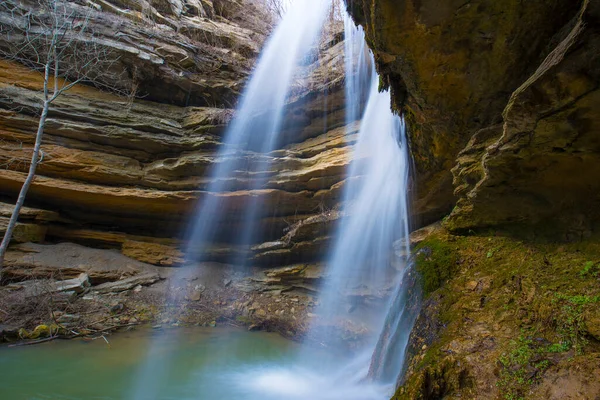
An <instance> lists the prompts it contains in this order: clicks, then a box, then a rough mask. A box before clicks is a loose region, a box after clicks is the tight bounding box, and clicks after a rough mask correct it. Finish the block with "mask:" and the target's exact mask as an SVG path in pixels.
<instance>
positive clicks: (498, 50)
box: [349, 0, 598, 229]
mask: <svg viewBox="0 0 600 400" xmlns="http://www.w3.org/2000/svg"><path fill="white" fill-rule="evenodd" d="M349 9H350V11H351V13H352V14H353V16H354V17H355V19H356V21H357V22H358V23H360V24H362V25H363V26H364V27H365V30H366V34H367V38H368V42H369V45H370V47H371V48H372V49H373V50H374V52H375V57H376V60H377V65H378V68H379V71H380V73H382V74H383V77H384V78H383V79H384V81H385V83H386V84H387V85H388V86H389V87H390V88H391V90H392V94H393V98H394V103H395V106H396V107H397V108H398V109H399V110H401V111H402V112H403V113H404V114H405V117H406V119H407V121H408V123H409V127H410V130H409V136H410V141H411V148H412V154H413V158H414V161H415V167H416V183H417V185H416V186H417V187H416V189H417V190H416V193H415V195H416V196H415V198H416V201H415V211H416V214H417V215H418V216H419V217H421V222H422V223H424V222H428V221H430V220H433V219H436V218H439V217H441V216H442V215H444V214H446V213H447V212H448V211H450V209H451V208H452V206H453V205H454V204H455V201H456V199H457V198H459V199H460V200H459V202H458V208H457V209H456V210H455V212H454V213H453V214H452V216H451V218H450V223H449V226H450V227H453V228H456V229H463V228H464V229H467V228H468V229H471V228H474V227H482V226H490V225H503V224H507V223H511V224H512V223H514V222H518V221H530V220H534V222H537V221H539V220H542V219H544V218H547V217H548V216H550V215H556V214H557V213H560V212H564V211H567V210H569V211H572V213H570V214H571V215H579V217H577V218H576V219H581V218H582V217H581V216H582V215H585V216H590V215H591V214H593V213H591V212H590V211H591V209H592V208H593V205H592V204H593V202H592V201H590V200H591V199H590V196H589V193H591V192H590V191H594V190H595V189H597V187H598V186H597V183H594V182H597V181H598V180H597V177H598V174H597V165H598V163H597V153H598V147H597V145H596V144H595V139H593V138H592V136H594V135H593V132H595V131H596V129H597V128H596V123H597V119H598V113H597V112H596V111H595V110H594V109H593V108H591V107H590V104H591V103H590V102H593V101H594V96H595V90H596V89H597V82H598V79H597V73H598V71H597V67H595V65H596V64H597V59H598V47H597V46H598V45H597V43H596V35H597V34H596V32H597V21H598V19H597V18H598V16H597V10H596V9H597V5H595V3H594V2H587V1H576V2H573V1H565V0H554V1H527V2H520V1H508V2H495V1H488V0H476V1H469V2H464V1H449V2H444V4H439V2H434V1H428V0H423V1H416V0H406V1H404V0H403V1H388V0H375V1H362V0H354V1H351V2H350V4H349ZM465 146H466V148H465ZM490 146H491V147H490ZM461 149H464V150H462V152H461ZM458 153H461V154H460V155H459V156H458V163H457V155H458ZM453 167H455V168H454V169H453V172H452V174H453V176H454V184H453V183H452V180H453V177H452V174H451V173H450V170H451V169H452V168H453ZM577 171H585V173H580V174H578V173H577ZM574 175H576V176H574ZM567 177H572V178H573V179H569V178H567ZM567 181H568V182H567ZM565 193H568V196H567V198H566V199H564V200H563V199H562V196H563V194H565ZM591 197H594V198H595V196H591ZM492 198H493V199H494V200H491V199H492ZM581 200H584V201H583V203H582V202H580V201H581ZM596 209H597V207H596Z"/></svg>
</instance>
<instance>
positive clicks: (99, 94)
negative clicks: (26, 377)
mask: <svg viewBox="0 0 600 400" xmlns="http://www.w3.org/2000/svg"><path fill="white" fill-rule="evenodd" d="M163 3H164V4H163ZM19 4H20V5H21V7H22V8H20V9H19V10H18V12H17V13H16V14H17V15H19V13H20V14H23V15H25V14H26V11H27V10H32V12H34V13H35V12H39V10H37V9H36V8H35V7H34V6H33V3H32V4H29V3H27V2H24V3H19ZM69 4H70V3H69ZM70 6H71V7H74V9H75V10H76V12H80V13H86V14H88V15H89V16H90V17H89V18H90V19H89V20H90V22H89V30H90V32H93V33H94V35H93V37H91V38H90V40H93V41H97V42H98V43H101V44H102V46H105V47H106V48H107V49H108V51H109V52H110V53H111V54H115V55H118V60H119V62H118V64H117V65H113V66H112V67H113V68H116V69H119V70H120V71H124V72H126V73H125V74H121V75H120V76H122V77H123V81H119V82H114V83H113V86H116V87H123V88H127V87H131V86H135V87H136V88H137V90H138V91H137V92H136V93H137V96H138V98H133V97H131V96H130V97H122V96H117V95H115V94H111V93H108V92H105V91H101V90H99V89H97V88H94V87H91V86H84V85H77V86H75V87H73V88H72V89H71V90H69V91H68V92H66V93H64V94H63V95H61V96H60V97H58V98H57V99H56V100H55V101H54V102H53V104H52V107H51V109H50V113H49V117H48V121H47V123H46V126H45V134H44V141H43V146H42V151H43V161H42V162H41V163H40V164H39V166H38V168H37V173H38V176H36V179H35V181H34V183H33V185H32V187H31V189H30V192H29V194H28V197H27V205H30V206H34V207H37V208H38V209H40V210H41V211H44V210H48V211H51V212H52V213H53V214H52V215H55V217H54V218H53V219H52V220H51V221H48V220H44V221H43V222H42V225H43V227H42V228H40V229H39V230H40V232H38V233H39V234H38V235H37V237H35V238H34V239H35V241H43V240H50V241H59V242H60V241H75V242H79V243H84V244H89V245H93V246H101V247H117V248H120V249H122V251H123V253H125V254H127V255H129V256H131V257H133V258H137V259H140V260H142V261H145V262H150V263H153V264H158V265H178V264H179V263H181V262H182V261H183V255H182V253H181V251H180V249H181V247H183V244H182V242H181V240H182V239H183V238H184V237H185V234H186V231H187V230H188V229H189V226H190V223H192V222H193V213H194V211H195V210H196V207H197V206H198V204H199V203H201V202H202V201H204V200H206V199H207V198H211V197H218V198H219V199H220V200H221V203H222V205H223V210H224V215H225V218H224V219H223V221H222V226H220V227H219V231H220V232H221V234H220V236H219V237H216V238H215V240H216V243H212V244H211V245H210V249H209V251H208V252H206V253H207V254H206V258H208V259H212V260H215V259H216V260H222V261H224V260H227V259H228V258H229V257H230V256H231V255H232V254H236V253H237V252H239V251H241V250H240V249H238V248H234V247H233V246H232V245H231V241H232V240H233V238H234V237H235V235H234V234H233V233H235V232H236V231H238V230H239V227H240V223H241V222H240V221H241V213H242V210H243V209H244V207H245V205H247V204H248V202H249V201H253V199H258V201H260V202H261V203H262V204H264V207H261V210H260V215H259V218H260V226H261V235H260V236H258V237H256V238H255V240H254V241H255V242H256V243H257V244H258V243H260V242H261V241H270V242H269V243H267V244H266V245H264V246H257V247H255V249H254V252H252V254H251V256H252V257H256V258H255V259H256V261H257V262H259V261H260V262H264V263H270V264H277V265H281V264H282V263H289V262H293V261H298V260H303V259H317V258H319V257H320V256H321V254H322V245H323V244H324V243H326V242H327V240H328V236H329V231H330V228H331V225H332V224H329V223H328V218H322V217H321V218H314V217H316V216H318V215H320V214H322V213H323V212H324V211H326V210H329V209H332V208H333V207H334V206H335V205H336V204H337V203H338V202H339V200H340V197H341V193H342V190H343V186H344V183H343V181H344V171H345V169H346V166H347V165H348V163H349V156H348V154H349V150H350V149H351V148H352V145H353V143H354V140H355V137H354V135H346V128H344V127H343V125H344V117H345V116H344V109H343V107H344V104H343V101H344V93H343V59H342V49H343V44H342V43H340V42H339V40H340V35H339V34H338V35H333V36H332V37H331V39H330V40H329V41H323V42H322V44H321V47H320V48H318V49H315V54H314V56H313V57H312V58H311V59H310V60H308V62H307V63H306V65H305V66H303V67H302V68H300V69H299V70H298V72H297V75H296V78H295V82H296V83H295V86H294V90H293V94H292V96H291V97H290V99H289V103H288V105H287V107H286V110H285V124H284V132H283V134H282V137H281V139H280V149H278V150H276V151H274V152H272V153H270V154H257V153H253V152H251V151H247V150H243V149H230V151H229V152H227V153H226V154H225V156H223V157H218V156H217V153H216V149H217V148H218V147H219V146H220V145H221V143H222V135H223V134H224V133H225V131H226V129H227V124H228V123H229V121H230V120H231V118H232V117H233V115H234V109H233V107H234V106H235V102H236V101H237V98H238V97H239V96H240V93H241V92H242V90H243V87H244V84H245V82H246V80H247V79H248V76H249V74H250V72H251V68H252V65H253V63H254V62H255V60H256V57H257V55H258V52H259V50H260V46H261V44H262V42H263V41H264V40H265V35H266V34H267V33H268V29H269V25H268V16H267V15H266V14H265V13H264V12H263V11H261V10H260V9H259V8H257V6H256V5H254V3H252V2H248V3H247V4H246V3H238V2H234V1H227V2H210V1H201V2H195V1H194V2H189V1H188V2H178V1H175V2H168V3H167V2H150V3H148V2H132V3H131V4H130V3H127V2H108V1H101V2H97V3H94V4H93V5H92V6H93V7H92V8H90V7H83V6H80V5H78V4H77V3H73V4H70ZM27 7H29V8H27ZM9 17H10V16H9V15H6V14H0V18H2V20H3V21H8V20H10V21H11V23H13V24H17V23H18V21H19V20H18V19H10V18H9ZM8 40H9V38H3V39H2V40H0V47H2V46H4V48H8V47H9V45H10V43H9V42H8ZM0 66H1V68H0V149H1V151H0V165H2V169H0V196H2V197H4V201H5V202H7V204H10V203H12V202H13V201H14V199H15V198H16V194H17V193H18V191H19V189H20V187H21V184H22V182H23V181H24V178H25V175H26V172H27V169H28V167H29V161H28V160H29V159H30V156H31V149H32V146H33V140H34V133H35V131H36V129H37V123H38V112H39V111H38V110H39V104H40V99H41V93H40V90H41V88H42V85H43V81H42V76H41V75H40V73H39V72H37V71H34V70H30V69H28V68H26V67H25V66H23V65H20V64H17V63H15V62H12V61H8V60H0ZM131 71H137V72H136V73H135V74H131V73H130V72H131ZM352 129H354V130H356V129H357V127H356V126H354V127H353V128H352ZM234 158H235V159H238V158H243V159H244V160H245V161H246V164H247V168H246V170H239V171H236V172H235V175H234V176H232V177H231V178H230V179H231V180H232V182H233V189H234V190H233V191H231V192H224V193H211V192H208V191H207V188H208V186H209V184H210V183H211V181H210V179H211V178H210V171H211V170H212V169H213V168H215V167H216V166H217V165H219V164H220V163H226V162H228V161H230V160H231V159H234ZM266 163H270V164H271V166H270V169H269V171H268V172H267V179H266V183H265V184H264V185H263V186H262V187H261V188H260V189H258V190H254V191H249V190H248V189H247V188H248V187H250V186H251V183H252V182H253V181H255V180H256V179H261V181H262V179H263V178H257V177H256V176H255V175H253V174H251V173H249V171H252V170H254V169H256V167H259V166H261V165H263V164H266ZM5 208H7V209H9V208H10V207H8V206H7V207H5ZM4 214H6V215H4ZM7 216H8V213H3V214H2V217H1V218H4V219H6V218H7ZM23 218H25V215H24V216H23ZM307 218H308V219H309V223H307V224H303V225H304V226H305V227H307V226H312V227H314V226H315V224H314V221H318V222H319V224H317V225H319V226H318V227H317V228H314V229H313V232H314V233H315V234H316V236H318V237H310V238H307V237H305V236H301V235H298V236H294V235H289V234H287V235H286V231H287V230H288V229H289V228H290V227H292V226H294V225H295V224H296V223H298V222H300V221H302V220H303V219H307ZM310 218H312V219H310ZM310 221H312V222H310ZM25 222H27V221H25ZM38 225H39V224H38ZM0 226H1V225H0ZM33 226H35V224H33ZM24 227H25V226H23V228H22V229H24ZM304 229H306V228H304ZM297 231H299V230H298V229H294V230H293V232H297ZM42 233H43V234H42ZM17 239H19V238H17ZM31 239H32V237H31V235H30V236H26V235H25V236H21V239H19V241H27V240H31ZM278 239H281V240H278ZM274 240H276V242H272V241H274Z"/></svg>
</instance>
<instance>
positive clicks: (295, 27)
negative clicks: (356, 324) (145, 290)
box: [131, 0, 330, 400]
mask: <svg viewBox="0 0 600 400" xmlns="http://www.w3.org/2000/svg"><path fill="white" fill-rule="evenodd" d="M329 3H330V0H302V1H296V2H293V3H292V4H291V5H290V7H289V8H288V10H287V11H286V13H285V15H284V16H283V18H282V20H281V21H280V22H279V24H278V25H277V27H276V28H275V30H274V32H273V33H272V34H271V37H270V38H269V40H268V42H267V44H266V46H265V48H264V50H263V51H262V52H261V55H260V57H259V60H258V63H257V65H256V68H255V70H254V71H253V73H252V75H251V78H250V80H249V82H248V84H247V87H246V89H245V91H244V94H243V96H242V98H241V100H240V104H239V106H238V108H237V110H236V114H235V116H234V119H233V121H232V122H231V123H230V125H229V128H228V129H227V131H226V133H225V135H224V137H223V144H222V145H221V146H220V148H219V151H218V154H217V156H216V163H215V167H214V168H213V169H212V170H211V171H210V173H209V176H210V182H211V183H210V184H209V185H208V188H207V190H206V192H205V193H203V196H202V197H203V200H202V201H201V202H200V203H199V205H198V208H197V210H196V213H195V216H194V220H193V222H192V228H191V230H190V232H189V234H188V239H189V241H188V243H189V245H188V248H187V249H186V251H185V254H186V261H187V262H188V263H193V262H194V261H200V260H202V258H203V256H204V255H203V253H204V252H205V250H206V249H207V246H210V244H211V243H214V242H217V241H218V240H219V239H220V238H222V237H223V236H224V235H228V234H231V233H228V232H223V231H221V227H222V226H223V223H224V222H226V221H227V220H231V218H232V216H231V215H230V214H228V212H227V211H226V207H225V205H226V204H225V203H226V201H227V200H226V199H224V197H223V196H221V195H219V194H223V193H226V192H234V191H236V190H244V191H247V192H249V193H252V191H256V190H258V189H262V188H263V186H264V185H265V183H266V181H267V177H268V171H269V166H270V161H271V160H270V158H269V156H268V153H269V152H270V151H272V150H274V149H275V148H277V144H278V143H277V139H278V134H279V133H280V127H281V125H282V122H283V121H282V119H283V111H284V106H285V103H286V99H287V96H288V92H289V89H290V86H291V83H292V82H291V81H292V77H293V74H294V72H295V70H296V67H297V65H298V63H299V62H300V61H301V59H302V58H303V57H305V56H306V55H307V54H308V53H309V51H310V50H311V49H312V47H313V45H314V43H315V41H316V40H317V38H318V36H319V33H320V31H321V28H322V25H323V21H324V18H325V15H326V12H327V9H328V6H329ZM243 171H246V173H245V174H244V172H243ZM240 176H241V177H240ZM246 180H247V183H245V181H246ZM250 197H251V200H250V201H249V202H248V203H247V204H245V205H244V208H243V210H242V211H241V213H240V215H236V216H235V218H236V219H238V220H240V221H241V226H242V228H241V229H240V230H239V231H238V232H236V233H235V236H236V243H237V244H238V245H240V246H241V247H245V248H248V245H249V244H250V243H251V241H252V240H253V236H254V234H255V233H256V231H257V227H256V221H257V219H258V218H257V217H258V212H259V211H260V206H261V204H260V201H259V199H260V198H259V195H258V194H256V195H253V196H250ZM245 260H246V254H245V252H244V251H242V252H241V253H240V255H239V256H238V257H237V259H235V260H230V262H231V263H233V264H237V265H243V264H244V263H245ZM190 272H191V271H190V268H180V269H178V270H177V272H175V273H174V274H173V276H172V277H171V279H170V280H171V281H172V282H175V283H177V282H182V281H185V280H186V279H187V277H188V276H189V273H190ZM184 292H185V290H184ZM183 296H185V293H182V292H181V291H179V290H178V288H174V289H172V290H171V291H170V292H169V295H168V298H167V299H166V301H167V305H169V306H170V307H171V308H173V309H176V308H177V306H178V302H179V301H180V300H181V297H183ZM176 334H177V333H173V332H171V333H166V332H165V333H160V334H158V335H157V336H156V338H155V340H154V343H153V345H152V346H151V348H150V350H149V353H148V355H147V359H146V362H145V363H144V364H143V365H142V366H141V368H140V370H139V371H138V377H137V380H136V382H134V387H133V392H132V395H131V397H132V398H133V399H140V400H148V399H154V398H156V396H157V394H156V393H158V390H157V388H159V387H161V386H162V385H163V380H164V379H165V378H164V377H165V375H166V374H165V371H167V370H168V369H169V363H170V359H169V357H166V356H165V354H164V351H162V350H160V349H164V348H165V347H166V346H167V343H169V341H168V340H167V339H168V338H167V336H169V335H171V336H172V335H176ZM171 339H172V337H171ZM171 342H172V341H171Z"/></svg>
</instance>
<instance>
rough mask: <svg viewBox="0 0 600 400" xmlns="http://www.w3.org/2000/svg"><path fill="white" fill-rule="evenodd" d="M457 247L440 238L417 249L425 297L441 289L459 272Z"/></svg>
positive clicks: (433, 239) (417, 263) (431, 239)
mask: <svg viewBox="0 0 600 400" xmlns="http://www.w3.org/2000/svg"><path fill="white" fill-rule="evenodd" d="M457 261H458V254H457V251H456V246H453V245H452V244H450V243H448V242H446V241H444V240H442V239H441V238H438V237H432V238H429V239H427V240H425V241H423V242H422V243H420V244H419V245H418V246H417V248H416V267H417V271H418V272H419V274H420V275H421V279H422V285H423V292H424V293H425V296H428V295H429V294H431V293H433V292H434V291H436V290H437V289H439V288H440V287H441V286H442V285H443V284H444V282H446V281H447V280H448V279H450V278H452V276H453V275H454V274H455V272H456V270H457Z"/></svg>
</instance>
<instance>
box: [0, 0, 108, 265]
mask: <svg viewBox="0 0 600 400" xmlns="http://www.w3.org/2000/svg"><path fill="white" fill-rule="evenodd" d="M91 12H92V9H90V8H88V7H86V6H81V5H78V4H77V3H75V2H69V1H65V0H37V1H29V2H27V1H15V0H2V2H1V3H0V37H2V42H1V43H0V57H2V58H5V59H8V60H12V61H16V62H19V63H21V64H24V65H26V66H28V67H30V68H32V69H35V70H38V71H40V73H41V74H43V79H44V80H43V91H42V95H41V99H40V117H39V122H38V127H37V132H36V135H35V144H34V147H33V153H32V155H31V161H30V163H29V170H28V173H27V177H26V178H25V181H24V183H23V186H22V188H21V191H20V193H19V196H18V199H17V202H16V205H15V208H14V210H13V212H12V215H11V218H10V221H9V223H8V226H7V228H6V232H5V234H4V238H3V240H2V244H1V245H0V272H1V268H2V265H3V263H4V256H5V253H6V250H7V248H8V245H9V242H10V240H11V237H12V234H13V231H14V228H15V226H16V223H17V219H18V217H19V212H20V210H21V208H22V207H23V203H24V202H25V197H26V196H27V192H28V190H29V187H30V186H31V183H32V182H33V180H34V177H35V172H36V168H37V166H38V164H39V163H40V162H42V161H43V158H44V154H43V152H42V151H41V145H42V137H43V134H44V128H45V125H46V120H47V118H48V112H49V110H50V107H51V105H52V102H53V101H54V100H56V99H57V98H58V97H59V96H60V95H61V94H63V93H65V92H66V91H67V90H69V89H71V88H72V87H73V86H75V85H76V84H78V83H81V82H84V81H86V82H92V83H94V85H96V86H99V87H101V88H102V87H108V88H110V83H108V82H111V80H112V81H113V82H116V81H117V76H116V75H115V76H112V75H114V73H113V72H111V70H112V66H113V64H114V63H115V62H116V61H117V60H116V59H115V58H112V57H111V54H110V50H108V49H107V47H106V46H102V45H101V41H100V40H99V39H98V38H96V37H95V36H94V33H93V32H91V30H90V29H89V21H90V15H91Z"/></svg>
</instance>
